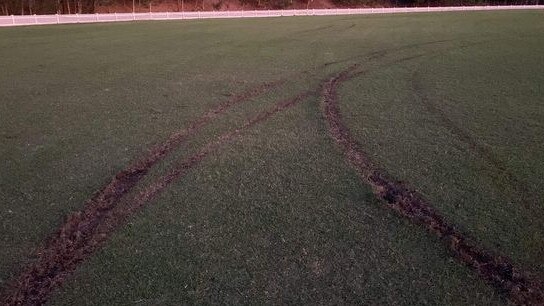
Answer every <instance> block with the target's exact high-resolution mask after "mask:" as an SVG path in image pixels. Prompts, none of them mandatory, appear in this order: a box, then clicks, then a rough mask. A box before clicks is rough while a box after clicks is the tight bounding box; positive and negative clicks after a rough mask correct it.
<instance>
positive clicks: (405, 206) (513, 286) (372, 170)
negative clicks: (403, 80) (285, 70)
mask: <svg viewBox="0 0 544 306" xmlns="http://www.w3.org/2000/svg"><path fill="white" fill-rule="evenodd" d="M362 73H364V70H362V69H360V68H359V65H357V64H356V65H352V66H350V67H349V68H347V69H345V70H344V71H342V72H340V73H339V74H338V75H336V76H334V77H332V78H330V79H329V80H327V81H325V82H324V83H323V84H322V89H321V90H322V91H321V95H322V111H323V116H324V117H325V120H326V122H327V124H328V127H329V133H330V135H331V137H332V138H333V139H334V140H335V142H336V143H337V144H338V145H339V146H340V147H341V148H342V150H343V152H344V155H345V156H346V159H347V160H348V161H349V163H350V164H351V165H352V166H353V167H354V168H355V170H356V171H357V173H358V175H359V177H360V178H361V180H362V181H363V182H365V183H367V184H369V185H370V186H371V187H372V190H373V192H374V194H375V195H376V196H377V197H378V198H379V199H380V200H382V201H384V202H385V203H386V205H387V206H388V207H389V208H391V209H393V210H394V211H396V212H397V213H398V214H400V215H402V216H404V217H406V218H408V219H409V220H410V221H412V222H414V223H416V224H419V225H421V226H422V227H424V228H425V229H427V230H428V231H429V232H431V233H434V234H435V235H437V236H438V237H440V238H441V239H442V241H444V243H445V244H446V245H447V246H448V248H449V250H450V251H451V252H452V254H453V256H454V257H455V258H457V259H458V260H460V261H462V262H463V263H465V264H466V265H467V266H469V267H470V268H472V269H473V270H475V271H476V272H477V273H478V274H479V275H480V277H482V278H483V279H484V280H486V281H488V282H489V283H491V284H492V285H493V286H494V287H495V288H496V289H497V290H498V291H499V292H500V293H502V294H505V295H507V296H508V297H509V298H510V299H511V301H513V302H514V303H516V304H519V305H542V304H544V288H543V285H542V283H541V282H540V281H537V280H534V279H531V278H530V277H529V276H527V274H526V273H525V272H523V271H521V270H520V269H519V268H516V267H514V266H513V264H512V263H511V262H510V260H509V259H507V258H505V257H502V256H498V255H494V254H492V253H491V252H489V251H487V250H484V249H482V248H480V247H478V246H476V245H475V244H474V243H472V242H471V241H470V240H469V239H468V238H467V237H466V236H465V235H463V234H462V233H461V232H459V231H458V230H457V229H456V228H455V226H454V225H453V224H450V223H448V222H447V221H446V220H445V219H444V218H443V217H442V216H441V215H440V214H439V213H438V212H437V211H435V210H434V209H433V208H432V206H431V205H430V203H428V202H427V201H426V200H425V199H424V198H423V197H422V196H421V195H420V194H419V193H418V192H417V191H415V190H413V189H411V188H409V187H408V186H406V185H405V184H403V183H401V182H398V181H396V180H394V179H391V178H389V177H388V176H387V175H386V174H385V173H384V172H382V171H380V170H379V169H378V168H377V167H376V166H375V165H373V164H372V162H371V161H370V160H369V159H368V157H367V155H366V153H365V152H364V151H363V150H362V149H361V148H360V145H359V144H358V143H357V141H356V140H355V139H354V138H353V136H352V135H351V133H350V131H349V129H348V128H347V126H346V125H345V124H344V122H343V121H342V116H341V114H340V111H339V109H338V88H339V87H340V86H341V84H342V83H343V82H345V81H348V80H350V79H353V78H354V77H356V76H358V75H360V74H362Z"/></svg>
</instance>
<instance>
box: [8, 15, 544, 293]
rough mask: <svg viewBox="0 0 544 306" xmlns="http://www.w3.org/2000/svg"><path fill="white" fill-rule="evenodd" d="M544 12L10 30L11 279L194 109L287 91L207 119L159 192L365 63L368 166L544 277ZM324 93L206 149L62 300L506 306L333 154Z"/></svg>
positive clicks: (347, 91) (348, 115)
mask: <svg viewBox="0 0 544 306" xmlns="http://www.w3.org/2000/svg"><path fill="white" fill-rule="evenodd" d="M542 17H543V14H542V12H538V11H531V12H492V13H491V12H471V13H443V14H417V15H416V14H412V15H381V16H349V17H341V16H338V17H319V18H313V17H312V18H275V19H254V20H207V21H191V22H161V23H152V22H149V23H134V24H130V23H128V24H99V25H71V26H53V27H34V28H13V29H0V58H1V60H0V95H1V97H2V101H1V103H0V114H1V117H2V118H1V119H2V120H0V133H1V134H0V137H1V138H0V156H1V160H2V163H1V164H0V167H1V168H0V173H1V175H0V187H1V189H0V190H1V193H0V210H1V212H0V213H1V214H0V222H1V226H2V228H1V229H2V235H1V237H0V238H1V239H2V244H3V247H2V248H0V282H1V283H0V286H4V285H6V284H7V282H8V281H9V280H10V278H11V277H13V276H14V275H16V274H17V273H19V272H20V271H21V270H22V269H23V267H24V266H25V265H26V264H28V263H29V262H31V261H32V259H33V253H34V252H35V249H36V248H37V247H38V246H40V245H41V244H42V243H43V241H44V239H46V238H47V237H48V236H49V235H51V233H52V232H53V231H54V230H55V229H56V228H58V226H59V225H60V224H61V223H62V220H63V217H64V216H65V215H67V214H68V213H69V212H71V211H73V210H77V209H81V208H82V207H83V204H84V202H85V200H87V199H88V198H90V197H91V195H92V194H93V192H95V191H96V190H98V189H99V188H100V187H101V186H103V185H105V184H106V183H107V182H108V181H109V179H110V178H111V176H112V175H114V174H115V173H117V172H118V171H119V170H121V169H122V168H123V167H125V166H126V165H127V164H128V163H129V162H130V161H131V160H134V159H135V158H137V157H138V156H140V155H141V154H142V153H144V152H145V150H146V149H147V148H148V147H150V146H151V145H152V144H154V143H158V142H160V141H161V140H164V139H165V138H167V137H168V136H169V135H170V134H171V133H172V132H173V131H175V130H178V129H181V128H183V127H185V126H187V124H188V123H189V122H191V120H192V118H195V117H197V116H199V115H200V114H202V113H204V112H205V111H206V110H208V109H209V108H211V107H213V106H215V105H217V104H218V103H220V102H221V101H224V100H225V99H228V97H229V96H231V95H233V94H236V93H238V92H241V91H242V90H244V89H247V88H251V87H252V86H256V85H259V84H261V83H262V82H265V81H271V80H276V79H281V78H286V77H288V78H289V81H288V82H287V84H284V85H282V86H278V87H277V88H274V89H273V90H271V91H270V92H268V93H266V94H263V95H261V96H259V97H257V98H254V99H252V100H251V101H248V102H246V103H243V104H240V105H237V106H235V107H234V108H233V109H231V110H229V111H228V112H227V113H226V115H225V116H223V117H220V118H218V119H217V120H214V121H213V122H212V123H211V124H210V125H209V126H206V127H204V128H203V129H202V130H201V131H200V132H199V133H198V134H197V135H196V136H195V137H192V138H190V139H189V142H188V143H186V144H184V145H183V146H182V147H181V149H179V150H177V151H176V152H174V154H172V156H170V157H168V158H167V159H166V160H165V161H164V162H162V163H161V164H159V165H158V166H157V167H156V168H154V169H153V170H152V172H151V173H150V175H148V177H146V178H145V179H144V182H142V184H141V185H142V186H144V185H145V184H146V183H148V182H151V181H153V180H154V179H156V178H157V177H159V176H160V175H162V174H163V173H164V172H165V171H167V170H168V169H169V168H171V167H172V164H173V162H174V161H175V160H177V159H179V158H183V157H186V156H189V155H190V154H191V153H192V152H195V151H196V150H197V149H198V148H199V147H200V146H202V145H203V144H205V143H207V142H208V141H211V140H213V139H214V138H215V136H216V135H218V134H220V133H221V132H223V131H226V130H228V129H231V128H233V127H237V126H239V125H241V124H243V122H244V121H245V120H246V118H248V117H249V116H251V115H254V114H256V113H257V112H258V111H260V110H262V109H266V108H269V107H271V106H272V105H273V104H274V103H275V101H277V100H278V99H281V98H287V97H290V96H293V95H295V94H297V93H299V92H300V91H302V90H308V89H310V90H312V89H317V87H318V85H319V83H320V82H321V81H322V80H323V79H324V78H326V77H327V76H328V75H329V74H330V73H333V72H336V71H339V70H341V69H344V68H345V67H347V66H348V65H350V64H353V63H360V64H361V65H363V66H365V67H368V73H366V74H364V75H362V76H361V77H359V78H357V79H354V80H351V81H349V82H347V83H346V84H345V85H343V87H342V88H341V90H340V96H341V99H340V106H341V111H342V113H343V114H344V117H345V121H346V122H347V124H348V126H349V127H350V129H351V130H352V131H353V133H354V135H356V136H357V140H358V141H359V142H360V143H361V144H362V146H363V147H364V148H365V150H366V151H367V152H368V153H369V155H370V156H371V158H372V159H373V161H374V162H375V163H376V164H378V165H379V166H380V167H382V168H383V169H384V170H385V171H387V172H388V173H389V174H391V175H392V176H394V177H396V178H398V179H401V180H404V181H406V182H407V183H408V184H409V185H410V186H412V187H414V188H416V189H417V190H419V191H420V192H421V193H423V194H424V195H425V197H427V199H428V200H429V201H430V202H431V203H432V204H433V205H434V207H435V208H436V209H438V210H439V211H440V212H441V213H442V214H443V215H445V216H446V217H447V218H448V219H449V220H450V221H451V222H453V223H455V224H457V225H458V226H459V228H460V229H461V230H462V231H463V232H465V233H467V235H469V236H470V237H471V238H473V239H474V240H475V241H477V242H478V243H479V244H481V245H483V246H485V247H486V248H488V249H491V250H492V251H494V252H497V253H499V254H503V255H507V256H508V257H510V258H511V259H512V260H513V262H515V263H516V264H518V265H519V266H521V267H523V268H524V269H525V270H528V271H530V272H532V273H533V274H535V275H537V276H538V277H540V278H542V277H543V276H544V262H543V261H542V257H543V255H544V254H543V253H542V250H543V249H544V243H543V241H544V222H542V220H543V219H542V218H543V216H544V208H543V207H542V197H543V193H542V190H543V188H544V180H543V179H542V178H543V177H544V155H543V154H542V153H541V152H542V150H543V149H544V142H543V141H542V139H544V136H543V134H544V126H543V125H542V122H544V100H543V99H542V96H543V92H542V84H544V75H543V74H542V71H544V57H543V55H542V52H540V50H542V48H543V47H544V34H542V33H544V32H543V30H544V19H543V18H542ZM405 58H410V60H402V61H400V59H405ZM326 63H329V65H326V66H323V65H324V64H326ZM301 71H307V73H300V72H301ZM319 99H320V98H319V97H318V96H317V94H316V95H313V96H311V97H309V98H307V99H306V101H305V102H303V103H302V104H299V105H297V106H295V107H294V108H292V109H289V110H287V111H286V112H285V113H282V114H279V115H277V116H276V117H274V118H271V119H270V120H268V121H266V122H264V123H263V124H261V125H259V126H256V127H255V128H253V129H251V130H248V131H246V132H244V133H243V134H242V135H241V137H240V138H239V139H237V140H236V141H235V142H234V143H232V144H227V145H225V146H224V147H223V148H221V149H220V150H218V151H217V152H215V153H213V154H212V155H210V156H208V157H207V158H206V159H205V160H204V161H203V163H202V164H200V165H198V166H197V167H195V168H194V169H192V170H191V171H190V172H189V173H188V175H187V176H186V177H185V178H183V179H181V180H179V181H176V182H175V183H174V184H173V185H172V186H170V187H169V188H168V189H167V190H166V191H165V192H164V193H162V194H161V195H160V196H159V197H157V198H156V199H155V200H154V201H152V202H150V203H149V205H148V206H146V207H145V208H144V209H143V210H142V211H140V212H138V213H137V214H136V215H134V216H133V217H132V218H131V219H130V222H129V223H128V224H127V225H125V226H123V227H122V228H120V229H119V230H118V231H117V232H115V233H114V235H113V236H112V237H111V238H110V239H109V240H108V242H107V244H106V245H105V247H104V248H103V249H102V250H101V251H99V252H98V253H96V254H95V255H94V256H93V257H91V258H90V260H88V261H86V262H84V263H83V264H82V265H81V267H80V268H79V269H78V270H77V271H76V273H75V274H74V275H73V277H71V278H69V279H68V280H67V282H66V283H65V285H64V286H63V287H62V288H61V289H60V290H58V291H57V292H56V293H55V294H54V296H53V297H52V299H51V303H52V304H74V303H78V304H105V303H108V302H115V303H119V304H125V303H133V302H139V303H145V304H158V303H160V304H178V303H180V302H190V303H217V302H223V303H244V302H249V301H254V302H256V303H266V302H291V303H334V302H337V303H341V302H348V303H361V302H364V303H384V304H385V303H388V304H414V303H428V304H437V303H454V304H476V303H477V304H496V303H500V302H504V300H503V299H501V297H500V296H499V295H498V294H497V293H496V292H495V291H494V290H493V288H491V287H490V286H488V285H486V284H485V283H484V282H483V281H482V280H480V279H479V278H478V277H477V275H476V274H474V273H473V272H472V271H470V270H469V269H468V268H466V267H464V266H463V265H462V264H460V263H458V262H457V261H455V260H453V259H451V257H450V256H449V253H448V251H447V250H446V249H445V248H444V247H443V245H442V244H441V243H440V242H439V241H438V239H436V238H434V237H433V236H431V235H429V234H427V233H426V232H425V231H423V230H422V229H421V228H420V227H418V226H415V225H412V224H410V223H409V222H408V221H406V220H404V219H402V218H399V217H398V216H397V215H396V214H394V213H393V212H391V211H389V210H388V209H387V208H386V207H384V206H383V205H382V204H381V203H379V202H378V201H377V200H375V198H374V196H373V195H372V193H371V192H370V189H369V188H368V187H367V186H364V185H362V184H361V183H360V181H359V180H358V178H357V176H356V174H355V172H354V171H353V169H351V168H350V167H349V165H348V164H347V163H346V162H345V160H344V158H343V156H342V154H341V152H340V150H339V148H338V147H337V146H336V145H335V144H334V142H333V141H331V139H330V137H329V135H328V132H327V128H326V125H325V123H324V121H323V118H322V115H321V111H320V108H319ZM138 188H142V187H141V186H140V185H139V186H138V187H137V188H136V189H137V190H136V191H138ZM136 191H135V192H136Z"/></svg>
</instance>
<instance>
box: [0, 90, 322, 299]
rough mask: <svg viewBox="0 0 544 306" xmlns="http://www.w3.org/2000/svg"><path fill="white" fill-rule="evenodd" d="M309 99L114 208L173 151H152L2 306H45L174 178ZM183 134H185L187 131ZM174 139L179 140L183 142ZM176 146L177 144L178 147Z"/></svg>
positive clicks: (73, 224) (78, 218)
mask: <svg viewBox="0 0 544 306" xmlns="http://www.w3.org/2000/svg"><path fill="white" fill-rule="evenodd" d="M310 94H311V93H310V92H304V93H302V94H300V95H298V96H296V97H294V98H291V99H288V100H285V101H281V102H279V103H278V104H277V105H276V107H274V108H272V109H270V110H267V111H263V112H261V113H259V114H258V115H257V116H255V117H253V118H252V119H250V120H248V121H247V122H246V123H245V124H244V125H242V126H241V127H240V128H237V129H235V130H232V131H230V132H227V133H225V134H223V135H221V136H219V137H218V138H217V139H216V140H215V141H214V142H211V143H208V144H207V145H205V146H204V147H203V148H202V149H201V150H200V151H198V152H197V153H196V154H194V155H192V156H190V157H189V158H187V159H185V160H184V161H182V162H181V163H179V164H178V165H176V166H175V167H174V168H173V169H172V170H171V171H170V172H169V173H168V174H166V175H164V176H162V177H161V178H159V179H158V180H157V181H156V182H154V183H153V184H151V185H149V186H148V187H147V188H145V189H144V190H143V191H142V192H140V193H139V194H138V195H136V196H135V197H134V198H133V199H132V200H130V201H128V202H127V203H126V204H125V205H123V206H117V205H113V204H114V201H118V200H119V199H120V198H121V197H122V196H123V195H124V194H125V193H126V192H127V191H128V190H129V189H130V188H131V187H132V186H134V185H135V183H136V182H137V181H138V180H139V179H140V178H141V177H142V176H143V175H144V174H145V172H146V171H147V169H146V168H145V166H147V165H149V164H151V163H152V162H151V161H153V160H155V159H156V158H157V156H164V154H165V153H164V152H167V151H168V150H171V147H170V146H167V145H161V146H159V147H158V148H162V149H154V150H152V152H154V153H155V154H151V155H150V156H148V158H146V159H144V161H147V160H151V161H150V162H149V163H145V162H144V163H142V167H139V168H136V169H135V170H132V169H131V170H130V171H124V172H123V173H124V174H123V175H118V176H117V177H116V179H114V181H113V182H112V183H111V184H110V185H108V186H107V187H106V188H105V189H104V190H103V191H102V192H100V193H99V194H98V195H97V196H95V197H94V198H93V200H91V202H90V203H88V205H87V206H86V207H85V209H84V210H83V211H81V212H77V213H74V214H72V215H71V216H70V217H69V218H68V220H67V221H66V223H64V225H63V226H62V227H61V229H60V230H59V231H58V232H57V234H56V235H55V236H54V238H52V239H51V240H50V241H49V243H48V244H47V246H46V247H45V248H44V249H43V250H42V251H41V252H40V253H39V259H38V260H37V262H36V263H35V264H34V265H33V266H31V267H30V268H29V269H28V270H26V271H25V272H23V273H22V274H21V275H20V276H19V278H18V279H17V282H16V283H15V284H14V286H13V288H11V291H9V292H8V293H7V295H6V296H5V297H4V298H3V299H1V301H2V304H3V305H39V304H43V303H45V301H46V300H47V298H48V296H49V294H50V292H51V291H52V290H53V289H54V288H55V287H57V286H59V285H60V284H61V283H62V282H63V281H64V279H65V278H66V277H67V276H69V275H70V274H71V273H72V272H73V271H74V269H75V268H76V267H77V265H78V264H79V263H80V262H82V261H83V260H85V259H86V258H87V257H89V255H91V254H92V253H93V252H95V251H96V250H97V249H98V248H100V247H101V246H102V245H103V242H104V241H105V240H106V239H107V238H108V237H109V235H110V234H111V233H112V232H113V231H114V230H115V229H116V228H117V227H119V226H120V225H121V224H122V223H123V221H124V220H125V219H126V218H127V217H128V216H130V215H131V214H132V213H133V212H135V211H136V210H137V209H138V208H140V207H142V206H143V205H144V204H146V203H147V202H148V201H149V200H151V199H152V198H153V197H154V196H155V195H157V194H158V193H160V192H161V191H163V190H164V189H165V188H166V187H167V186H168V185H169V184H171V183H172V182H173V181H174V180H175V179H178V178H180V177H182V176H184V175H185V174H186V173H187V171H188V170H189V169H191V168H192V167H194V166H195V165H197V164H198V163H199V162H200V161H202V159H204V158H205V157H206V156H207V155H209V154H210V153H212V152H214V151H215V150H217V149H218V148H219V147H220V146H222V145H223V144H225V143H227V142H228V141H231V140H232V139H234V138H235V137H237V136H238V135H239V134H241V133H242V132H243V131H244V130H246V129H248V128H251V127H253V126H254V125H256V124H259V123H261V122H263V121H265V120H267V119H269V118H270V117H272V116H273V115H275V114H277V113H279V112H281V111H283V110H285V109H287V108H289V107H291V106H294V105H295V104H297V103H299V102H301V101H303V100H304V99H305V98H306V97H308V96H309V95H310ZM233 101H235V100H231V102H230V103H234V102H233ZM219 109H221V108H219ZM218 113H219V111H218V109H216V110H213V111H211V112H209V113H207V114H209V115H205V116H203V117H202V118H207V119H206V120H209V118H212V117H213V116H215V115H217V114H218ZM202 118H201V120H198V121H196V123H195V124H194V125H192V127H193V129H197V128H198V127H199V126H200V124H198V122H203V121H204V119H202ZM179 135H186V132H183V133H180V134H179ZM174 136H175V135H174ZM171 139H179V137H173V138H171ZM175 142H176V141H173V143H175ZM161 154H162V155H161Z"/></svg>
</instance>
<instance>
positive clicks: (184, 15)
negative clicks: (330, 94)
mask: <svg viewBox="0 0 544 306" xmlns="http://www.w3.org/2000/svg"><path fill="white" fill-rule="evenodd" d="M542 9H544V5H500V6H448V7H390V8H353V9H352V8H350V9H302V10H253V11H207V12H149V13H113V14H112V13H108V14H71V15H59V14H56V15H23V16H15V15H11V16H0V27H14V26H30V25H51V24H74V23H101V22H128V21H144V20H192V19H225V18H264V17H284V16H336V15H369V14H395V13H429V12H459V11H461V12H465V11H501V10H542Z"/></svg>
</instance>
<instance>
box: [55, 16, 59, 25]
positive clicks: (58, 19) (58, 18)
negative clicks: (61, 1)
mask: <svg viewBox="0 0 544 306" xmlns="http://www.w3.org/2000/svg"><path fill="white" fill-rule="evenodd" d="M55 15H56V16H57V24H59V23H60V17H59V14H55Z"/></svg>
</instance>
